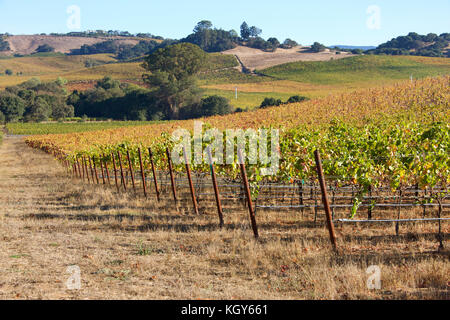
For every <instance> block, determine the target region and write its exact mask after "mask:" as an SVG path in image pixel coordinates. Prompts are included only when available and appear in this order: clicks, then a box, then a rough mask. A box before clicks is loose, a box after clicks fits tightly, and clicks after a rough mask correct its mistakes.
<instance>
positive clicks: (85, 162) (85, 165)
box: [83, 157, 91, 183]
mask: <svg viewBox="0 0 450 320" xmlns="http://www.w3.org/2000/svg"><path fill="white" fill-rule="evenodd" d="M83 162H84V168H85V169H86V177H87V181H88V183H91V180H90V178H89V170H88V166H87V161H86V158H85V157H83Z"/></svg>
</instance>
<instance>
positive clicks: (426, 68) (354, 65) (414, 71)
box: [259, 55, 450, 85]
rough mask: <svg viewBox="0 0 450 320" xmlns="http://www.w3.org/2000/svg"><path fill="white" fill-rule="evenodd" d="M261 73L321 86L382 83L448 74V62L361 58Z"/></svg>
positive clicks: (294, 65)
mask: <svg viewBox="0 0 450 320" xmlns="http://www.w3.org/2000/svg"><path fill="white" fill-rule="evenodd" d="M259 72H260V73H262V74H264V75H267V76H270V77H273V78H276V79H280V80H291V81H299V82H305V83H312V84H320V85H336V84H341V85H345V84H355V85H361V84H362V83H372V84H376V83H385V82H386V81H395V80H402V79H408V78H409V77H410V76H411V75H412V76H413V78H414V79H418V78H419V79H420V78H424V77H429V76H438V75H447V74H449V73H450V60H449V59H446V58H431V57H412V56H411V57H405V56H402V57H391V56H375V55H362V56H354V57H351V58H347V59H341V60H334V61H327V62H305V61H304V62H294V63H288V64H283V65H279V66H275V67H271V68H268V69H265V70H262V71H259Z"/></svg>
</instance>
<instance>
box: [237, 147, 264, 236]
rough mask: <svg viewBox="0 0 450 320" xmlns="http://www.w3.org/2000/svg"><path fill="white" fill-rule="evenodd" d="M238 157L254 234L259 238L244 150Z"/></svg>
mask: <svg viewBox="0 0 450 320" xmlns="http://www.w3.org/2000/svg"><path fill="white" fill-rule="evenodd" d="M238 157H239V163H240V167H241V176H242V182H243V184H244V191H245V197H246V198H247V203H248V212H249V214H250V221H251V223H252V229H253V234H254V236H255V238H256V239H258V238H259V234H258V226H257V225H256V217H255V212H254V211H253V202H252V195H251V192H250V185H249V184H248V179H247V171H246V170H245V163H244V159H243V157H242V151H241V150H240V149H239V150H238Z"/></svg>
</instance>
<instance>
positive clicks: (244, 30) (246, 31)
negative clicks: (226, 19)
mask: <svg viewBox="0 0 450 320" xmlns="http://www.w3.org/2000/svg"><path fill="white" fill-rule="evenodd" d="M241 38H242V39H243V40H244V41H246V40H248V39H249V38H250V28H249V26H248V24H247V22H245V21H244V22H243V23H242V24H241Z"/></svg>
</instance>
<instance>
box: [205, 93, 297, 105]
mask: <svg viewBox="0 0 450 320" xmlns="http://www.w3.org/2000/svg"><path fill="white" fill-rule="evenodd" d="M205 95H219V96H221V97H225V98H227V99H228V100H229V101H230V104H231V105H232V106H233V107H234V108H241V109H244V110H252V109H255V108H257V107H259V106H260V105H261V102H263V100H264V98H275V99H281V100H282V101H283V102H284V101H287V100H288V99H289V98H290V97H291V96H293V95H295V94H293V93H280V92H238V98H237V99H236V92H235V91H228V90H218V89H206V91H205Z"/></svg>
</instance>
